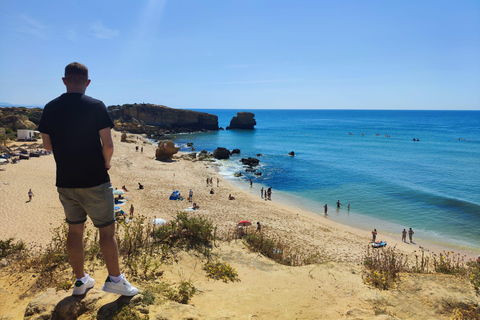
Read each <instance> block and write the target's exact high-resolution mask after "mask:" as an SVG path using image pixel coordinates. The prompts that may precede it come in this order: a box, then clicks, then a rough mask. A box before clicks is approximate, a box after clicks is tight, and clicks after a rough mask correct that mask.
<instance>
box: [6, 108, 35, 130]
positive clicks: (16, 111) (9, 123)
mask: <svg viewBox="0 0 480 320" xmlns="http://www.w3.org/2000/svg"><path fill="white" fill-rule="evenodd" d="M42 113H43V109H40V108H25V107H8V108H0V126H1V127H3V126H5V127H6V128H7V129H10V130H12V131H16V130H17V129H29V130H35V129H36V128H37V125H38V124H39V123H40V118H41V117H42Z"/></svg>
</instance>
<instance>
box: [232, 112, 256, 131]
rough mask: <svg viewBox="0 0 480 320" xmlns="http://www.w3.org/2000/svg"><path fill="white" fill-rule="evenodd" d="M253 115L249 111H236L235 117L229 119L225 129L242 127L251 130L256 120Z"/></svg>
mask: <svg viewBox="0 0 480 320" xmlns="http://www.w3.org/2000/svg"><path fill="white" fill-rule="evenodd" d="M254 117H255V115H254V114H253V113H251V112H238V113H237V116H236V117H233V118H232V120H230V125H229V126H228V127H227V130H231V129H242V130H252V129H254V126H255V125H256V124H257V122H256V121H255V119H254Z"/></svg>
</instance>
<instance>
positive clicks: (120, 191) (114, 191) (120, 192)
mask: <svg viewBox="0 0 480 320" xmlns="http://www.w3.org/2000/svg"><path fill="white" fill-rule="evenodd" d="M113 194H114V195H116V196H119V195H122V194H125V191H123V190H118V189H117V190H113Z"/></svg>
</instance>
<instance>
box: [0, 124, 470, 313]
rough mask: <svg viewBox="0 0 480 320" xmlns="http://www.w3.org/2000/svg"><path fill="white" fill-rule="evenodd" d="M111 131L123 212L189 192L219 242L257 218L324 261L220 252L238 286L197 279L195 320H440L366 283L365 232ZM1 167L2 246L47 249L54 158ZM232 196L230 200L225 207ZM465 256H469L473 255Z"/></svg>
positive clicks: (157, 214) (147, 208) (166, 205)
mask: <svg viewBox="0 0 480 320" xmlns="http://www.w3.org/2000/svg"><path fill="white" fill-rule="evenodd" d="M113 134H114V142H115V152H114V157H113V159H112V168H111V170H110V176H111V180H112V184H113V186H114V187H115V188H121V187H122V186H123V185H125V186H126V187H127V189H128V190H129V191H128V192H127V193H126V194H125V195H124V196H125V197H129V198H130V199H128V202H127V203H126V204H125V205H123V207H122V209H123V210H124V211H125V212H128V211H129V208H130V204H133V205H134V207H135V216H136V217H138V216H140V215H143V216H146V217H147V218H148V219H149V220H150V219H153V218H163V219H165V220H169V219H172V218H174V217H175V216H176V215H177V213H178V212H181V211H183V210H184V209H186V208H188V207H191V205H192V204H191V203H189V202H188V201H187V200H184V201H171V200H168V198H169V196H170V194H171V193H172V192H173V191H174V190H178V191H180V193H181V194H182V196H183V197H184V198H185V199H186V198H187V197H188V191H189V189H192V190H193V192H194V195H193V202H196V203H197V204H198V205H199V206H200V209H199V210H197V211H195V212H194V213H193V214H195V215H199V216H202V217H206V218H209V219H211V220H212V221H213V222H214V224H215V225H217V226H218V228H219V231H220V234H221V235H223V236H224V237H227V236H228V235H229V234H233V233H234V231H235V230H236V227H237V223H238V221H241V220H249V221H251V222H252V226H251V227H249V228H250V231H251V232H253V231H254V230H255V225H256V222H257V221H259V222H260V223H261V224H262V232H264V233H266V234H268V235H271V236H274V237H278V238H281V239H283V240H284V241H286V242H288V243H289V244H290V245H291V246H293V247H298V248H301V251H302V252H310V253H315V252H317V253H319V254H320V256H322V257H324V260H325V263H322V264H316V265H310V266H304V267H286V266H282V265H278V264H275V263H274V262H272V261H270V260H268V259H266V258H264V257H262V256H260V255H258V254H254V253H251V252H249V251H248V250H246V248H245V246H244V245H243V243H242V242H241V241H240V240H236V241H233V242H230V243H225V244H223V245H221V246H220V248H219V249H218V255H219V256H220V257H222V258H224V259H225V261H227V262H228V263H230V264H232V265H233V266H234V267H235V268H236V269H237V271H238V272H239V275H240V278H241V280H242V281H241V282H239V283H233V284H224V283H223V282H214V281H206V280H205V278H204V276H203V277H202V278H200V276H194V278H195V281H196V284H197V283H198V287H199V288H200V289H201V292H202V293H201V294H199V295H197V296H195V297H194V298H193V300H192V304H193V305H194V306H195V308H196V310H197V311H196V312H197V313H198V315H197V316H198V318H199V319H204V318H205V319H217V318H225V319H230V318H231V319H253V318H258V319H295V318H296V319H316V318H318V319H336V318H343V317H344V316H345V317H346V316H347V315H348V314H349V312H350V315H351V316H352V318H355V317H356V318H358V319H369V318H371V317H372V316H375V315H376V312H375V308H376V307H375V304H377V305H378V301H380V300H381V301H383V302H382V304H381V306H384V307H385V309H386V310H387V309H388V310H390V309H391V310H392V311H389V312H390V313H392V312H393V313H396V314H397V315H398V313H400V314H401V315H402V316H401V317H400V318H401V319H410V318H411V319H415V318H418V317H416V315H417V313H416V311H418V312H419V314H422V315H423V317H420V318H424V319H435V318H442V317H439V316H438V314H437V313H436V311H435V308H434V307H431V308H430V309H428V310H423V308H424V305H425V304H428V303H431V301H430V302H428V303H427V302H424V299H423V298H418V296H417V297H410V296H409V295H404V296H402V297H399V296H400V294H399V293H398V292H396V293H387V292H385V293H383V292H381V291H378V290H374V289H370V288H368V287H367V286H366V285H365V284H363V282H362V278H361V275H360V273H361V266H360V264H359V263H360V262H361V258H362V257H363V255H364V254H365V248H366V246H368V244H369V243H370V240H371V234H370V232H367V231H364V230H358V229H355V228H352V227H348V226H344V225H340V224H338V223H335V222H333V221H330V220H328V219H326V218H324V217H322V216H319V215H317V214H314V213H311V212H307V211H303V210H299V209H297V208H294V207H289V206H286V205H283V204H280V203H279V202H276V201H265V200H264V199H262V198H260V196H259V193H260V191H259V190H258V192H253V193H250V192H247V191H244V190H242V189H239V188H236V187H234V186H232V185H231V184H229V183H228V182H227V181H225V180H224V179H223V177H222V176H221V175H220V174H219V173H218V172H217V170H215V166H216V164H214V163H212V162H208V161H205V162H200V161H187V160H183V159H181V157H180V156H175V157H174V159H173V160H172V161H166V162H162V161H156V160H155V157H154V155H155V149H156V145H152V144H148V143H147V144H144V145H143V144H142V145H143V147H144V151H143V153H141V152H140V150H139V151H136V149H135V146H136V145H140V144H141V140H138V139H137V136H135V135H130V139H131V140H132V141H133V143H122V142H120V136H121V134H120V133H119V132H113ZM140 139H141V138H140ZM2 168H5V169H6V170H5V171H0V204H1V205H0V210H1V221H2V223H1V224H0V235H1V239H8V238H10V237H14V238H15V239H19V240H24V241H26V242H28V243H36V244H39V245H45V244H47V243H48V242H49V241H50V239H51V237H52V234H51V229H52V228H54V227H57V226H60V225H61V224H62V223H63V219H64V214H63V208H62V206H61V204H60V201H59V200H58V194H57V191H56V187H55V162H54V158H53V155H48V156H42V157H40V158H31V159H30V160H22V161H20V163H18V164H8V165H5V166H2ZM207 178H212V179H213V189H214V191H215V193H214V194H210V192H209V191H210V188H211V187H210V186H207V185H206V179H207ZM217 179H219V186H218V187H217ZM138 182H140V183H141V184H142V185H144V187H145V188H144V189H143V190H138ZM29 189H32V191H33V193H34V196H33V199H32V201H31V202H29V201H28V195H27V193H28V190H29ZM229 194H232V195H233V196H234V197H235V200H228V195H229ZM255 194H258V196H255ZM273 198H274V199H275V193H274V194H273ZM332 209H333V208H332ZM88 224H90V222H88ZM377 240H384V241H387V243H388V246H389V247H393V246H396V247H397V248H398V249H400V250H402V251H404V252H405V253H412V252H414V251H415V250H418V249H419V245H422V244H416V245H410V244H406V243H402V242H401V241H400V237H399V239H394V238H390V237H383V236H381V235H379V236H378V237H377ZM425 246H426V245H425ZM427 247H428V246H427ZM435 249H436V250H437V249H438V248H435ZM466 254H468V257H469V258H472V257H473V254H472V253H466ZM189 259H193V258H189V257H185V261H187V262H188V261H189ZM187 265H188V266H184V267H182V268H181V272H182V273H183V274H185V275H190V274H191V275H195V274H196V273H198V271H199V270H198V269H199V267H197V268H196V269H195V267H193V265H195V261H193V260H192V261H190V262H188V263H187ZM166 268H167V270H166V273H165V276H166V277H167V276H168V275H170V276H171V277H172V278H173V279H175V278H178V273H179V270H177V269H175V266H169V267H166ZM98 274H99V275H100V276H97V277H99V279H100V278H101V277H103V276H105V274H104V271H103V270H99V271H98ZM439 277H440V278H441V279H440V280H441V281H444V282H445V283H448V282H449V281H452V280H451V278H449V277H448V276H443V275H440V276H439ZM407 278H408V279H411V280H410V281H406V282H405V283H406V284H404V285H407V284H408V285H411V286H414V285H415V283H416V281H418V279H417V278H415V276H408V277H407ZM3 280H4V281H3V282H2V281H0V284H2V285H4V286H7V284H6V283H7V282H8V281H7V282H5V281H6V280H5V278H3ZM437 280H438V279H437ZM440 280H438V281H437V282H435V281H433V280H431V279H430V278H429V279H428V280H424V281H433V282H432V284H430V288H428V289H426V288H420V289H418V290H417V291H418V292H420V293H419V294H422V295H425V296H426V297H427V296H428V294H429V292H431V291H432V290H434V289H432V288H436V287H441V285H440V284H439V283H441V281H440ZM439 281H440V282H439ZM8 283H10V282H8ZM11 286H12V285H11V283H10V286H9V287H8V288H7V289H6V291H7V292H9V293H11V295H9V294H5V290H4V291H0V297H1V296H2V293H3V298H5V299H7V298H8V297H9V298H8V299H10V300H8V299H7V300H8V301H10V302H9V305H11V304H10V303H13V304H14V305H17V306H18V310H20V309H21V308H24V307H25V306H24V305H25V301H21V300H18V299H14V295H15V294H14V292H16V291H15V289H13V288H12V287H11ZM407 290H408V289H407ZM442 290H443V291H442ZM442 290H440V289H437V290H436V292H437V293H438V294H439V295H440V297H439V298H438V299H440V298H442V297H443V296H441V295H442V294H443V295H452V296H453V295H454V293H451V292H449V291H448V290H447V289H442ZM465 290H467V289H465ZM455 294H457V295H458V294H460V293H458V292H457V293H455ZM468 294H469V295H470V293H468ZM382 299H383V300H382ZM415 299H417V300H415ZM0 300H1V299H0ZM7 300H4V301H7ZM6 303H7V302H3V303H0V311H1V310H2V309H3V308H6V307H7V305H6ZM22 303H23V304H22ZM242 303H245V305H248V306H250V307H249V308H246V309H244V310H242V309H239V308H238V306H237V305H236V304H242ZM415 308H417V309H418V310H416V309H415ZM4 310H5V309H4ZM13 310H16V309H15V308H14V309H13ZM23 311H24V309H23ZM10 312H13V311H10ZM171 312H173V311H171ZM192 312H193V311H192ZM13 314H15V313H13ZM19 314H20V313H19ZM174 318H175V317H172V319H174Z"/></svg>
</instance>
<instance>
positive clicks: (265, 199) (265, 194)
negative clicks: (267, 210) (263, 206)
mask: <svg viewBox="0 0 480 320" xmlns="http://www.w3.org/2000/svg"><path fill="white" fill-rule="evenodd" d="M264 198H265V201H267V190H265V196H264Z"/></svg>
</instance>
